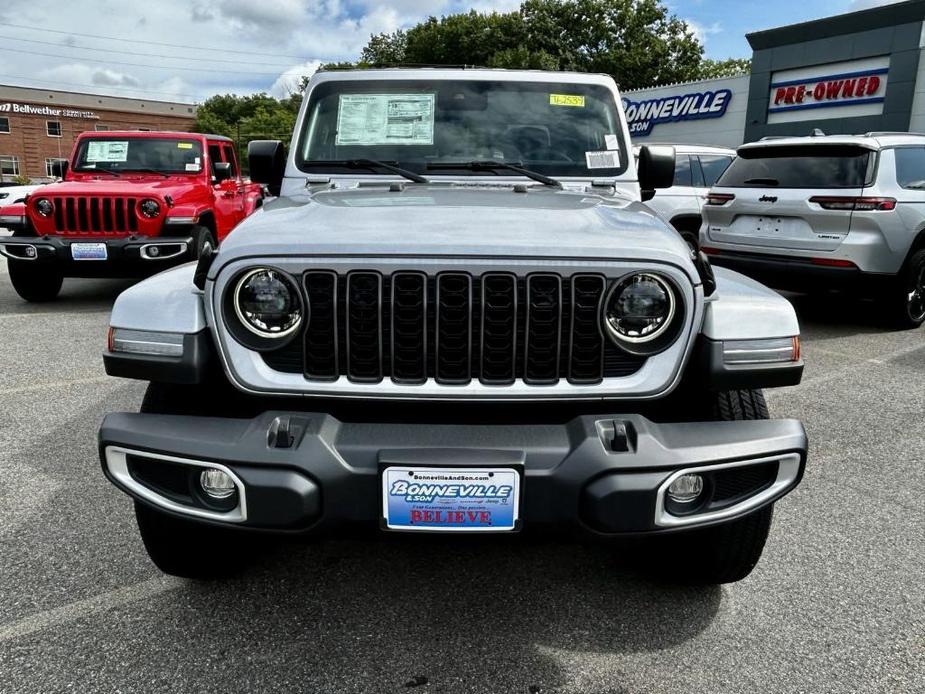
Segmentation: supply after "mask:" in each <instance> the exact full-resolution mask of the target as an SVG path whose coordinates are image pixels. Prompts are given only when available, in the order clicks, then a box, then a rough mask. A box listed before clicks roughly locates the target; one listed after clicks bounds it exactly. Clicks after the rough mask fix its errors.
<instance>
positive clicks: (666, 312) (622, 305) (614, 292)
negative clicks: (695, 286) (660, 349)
mask: <svg viewBox="0 0 925 694" xmlns="http://www.w3.org/2000/svg"><path fill="white" fill-rule="evenodd" d="M674 316H675V295H674V292H673V291H672V289H671V287H670V286H669V284H668V282H667V281H666V280H664V279H662V278H661V277H659V276H658V275H653V274H651V273H648V272H640V273H637V274H635V275H630V276H629V277H625V278H623V279H622V280H620V281H619V282H617V283H616V284H615V285H614V286H613V288H612V289H611V290H610V293H609V294H608V295H607V300H606V301H605V302H604V316H603V323H604V329H605V331H606V332H607V333H608V334H609V335H610V337H611V339H613V340H615V341H616V342H618V343H628V344H630V345H636V344H642V343H648V342H652V341H653V340H655V339H656V338H658V337H660V336H661V335H663V334H664V333H665V331H666V330H668V327H669V326H670V325H671V324H672V320H673V318H674Z"/></svg>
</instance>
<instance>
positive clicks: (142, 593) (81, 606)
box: [0, 576, 183, 642]
mask: <svg viewBox="0 0 925 694" xmlns="http://www.w3.org/2000/svg"><path fill="white" fill-rule="evenodd" d="M182 585H183V581H182V580H181V579H179V578H174V577H173V576H156V577H154V578H152V579H149V580H147V581H143V582H142V583H136V584H135V585H133V586H126V587H125V588H117V589H116V590H112V591H110V592H108V593H103V594H102V595H95V596H93V597H92V598H86V599H84V600H78V601H77V602H72V603H71V604H70V605H64V606H62V607H56V608H54V609H51V610H46V611H45V612H39V613H38V614H34V615H30V616H28V617H24V618H22V619H20V620H18V621H15V622H11V623H10V624H6V625H3V626H0V642H3V641H10V640H11V639H18V638H20V637H23V636H28V635H29V634H33V633H35V632H37V631H42V630H43V629H48V628H49V627H53V626H57V625H59V624H63V623H65V622H70V621H73V620H75V619H80V618H81V617H89V616H90V615H94V614H97V613H100V612H106V611H107V610H111V609H113V608H115V607H119V606H121V605H126V604H128V603H131V602H136V601H138V600H144V599H145V598H150V597H154V596H155V595H159V594H161V593H165V592H167V591H169V590H173V589H174V588H179V587H180V586H182Z"/></svg>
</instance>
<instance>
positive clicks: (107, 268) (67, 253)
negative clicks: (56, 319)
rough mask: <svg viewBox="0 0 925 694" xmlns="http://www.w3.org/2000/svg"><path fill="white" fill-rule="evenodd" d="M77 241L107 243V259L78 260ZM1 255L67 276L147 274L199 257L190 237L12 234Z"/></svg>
mask: <svg viewBox="0 0 925 694" xmlns="http://www.w3.org/2000/svg"><path fill="white" fill-rule="evenodd" d="M74 243H104V244H106V259H105V260H75V259H74V257H73V253H72V250H71V245H72V244H74ZM153 248H157V249H158V250H157V252H156V253H157V254H156V256H155V255H154V253H155V252H154V251H152V250H151V249H153ZM0 255H3V256H5V257H6V258H8V259H9V260H10V261H11V262H18V263H21V265H22V266H23V267H28V266H34V267H36V268H37V269H38V268H46V269H54V270H55V271H56V272H60V273H61V274H62V275H63V276H64V277H144V276H147V275H151V274H154V273H157V272H160V271H161V270H164V269H166V268H169V267H172V266H174V265H177V264H179V263H185V262H189V261H190V260H194V259H195V258H194V250H193V241H192V237H190V236H125V237H119V238H112V237H107V236H91V235H87V236H85V237H84V236H80V237H73V236H67V237H64V236H12V237H4V238H0Z"/></svg>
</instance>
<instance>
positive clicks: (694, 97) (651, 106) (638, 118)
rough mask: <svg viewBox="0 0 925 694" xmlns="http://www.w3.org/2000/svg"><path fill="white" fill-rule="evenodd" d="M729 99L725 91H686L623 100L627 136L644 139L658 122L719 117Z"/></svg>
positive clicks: (730, 94) (729, 96)
mask: <svg viewBox="0 0 925 694" xmlns="http://www.w3.org/2000/svg"><path fill="white" fill-rule="evenodd" d="M731 100H732V92H731V91H730V90H729V89H717V90H716V91H703V92H689V93H687V94H675V95H673V96H662V97H658V98H656V99H646V100H644V101H633V100H632V99H628V98H626V97H624V98H623V110H624V111H626V120H627V122H628V123H629V128H630V135H632V136H633V137H645V136H647V135H651V134H652V128H654V127H655V126H656V125H658V124H659V123H673V122H676V121H683V120H700V119H701V118H721V117H722V116H723V115H724V114H725V113H726V109H727V108H728V107H729V102H730V101H731Z"/></svg>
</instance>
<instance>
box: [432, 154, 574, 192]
mask: <svg viewBox="0 0 925 694" xmlns="http://www.w3.org/2000/svg"><path fill="white" fill-rule="evenodd" d="M427 168H428V169H429V170H434V171H436V170H439V169H469V170H470V171H494V172H497V171H498V169H507V170H508V171H513V172H514V173H519V174H520V175H521V176H526V177H527V178H529V179H532V180H534V181H537V182H539V183H542V184H543V185H544V186H551V187H553V188H559V189H561V188H562V184H561V183H560V182H559V181H557V180H556V179H554V178H550V177H549V176H544V175H543V174H541V173H537V172H536V171H530V169H525V168H523V167H522V166H520V162H518V163H517V164H514V163H512V162H505V161H494V160H491V159H489V160H487V161H460V162H434V163H432V164H428V165H427Z"/></svg>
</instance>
